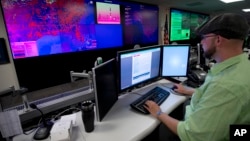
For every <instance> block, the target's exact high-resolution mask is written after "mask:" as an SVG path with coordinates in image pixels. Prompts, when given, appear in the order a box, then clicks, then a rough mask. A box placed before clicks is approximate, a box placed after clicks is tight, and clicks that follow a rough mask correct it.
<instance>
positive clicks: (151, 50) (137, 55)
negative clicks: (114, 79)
mask: <svg viewBox="0 0 250 141" xmlns="http://www.w3.org/2000/svg"><path fill="white" fill-rule="evenodd" d="M160 60H161V46H160V45H157V46H150V47H144V48H139V49H132V50H125V51H120V52H118V64H119V65H118V69H119V80H120V81H119V82H120V83H119V91H120V92H124V91H125V90H130V89H132V88H134V87H136V86H138V85H140V84H143V83H146V82H148V81H152V80H153V79H156V78H158V77H160Z"/></svg>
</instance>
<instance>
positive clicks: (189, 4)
mask: <svg viewBox="0 0 250 141" xmlns="http://www.w3.org/2000/svg"><path fill="white" fill-rule="evenodd" d="M186 5H187V6H200V5H203V3H202V2H193V3H188V4H186Z"/></svg>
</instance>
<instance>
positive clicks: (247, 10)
mask: <svg viewBox="0 0 250 141" xmlns="http://www.w3.org/2000/svg"><path fill="white" fill-rule="evenodd" d="M242 11H244V12H250V8H247V9H242Z"/></svg>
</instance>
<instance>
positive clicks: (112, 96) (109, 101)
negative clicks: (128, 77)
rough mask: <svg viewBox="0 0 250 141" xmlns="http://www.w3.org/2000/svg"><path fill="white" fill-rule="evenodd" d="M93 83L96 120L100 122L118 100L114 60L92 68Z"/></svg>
mask: <svg viewBox="0 0 250 141" xmlns="http://www.w3.org/2000/svg"><path fill="white" fill-rule="evenodd" d="M92 72H93V83H94V91H95V102H96V118H97V121H102V119H103V118H104V117H105V115H106V114H107V113H108V111H109V110H110V109H111V108H112V106H113V105H114V104H115V102H116V101H117V100H118V93H117V92H118V91H117V81H116V80H117V79H116V76H117V75H116V74H117V72H116V60H115V59H110V60H108V61H106V62H104V63H102V64H100V65H98V66H96V67H94V68H92Z"/></svg>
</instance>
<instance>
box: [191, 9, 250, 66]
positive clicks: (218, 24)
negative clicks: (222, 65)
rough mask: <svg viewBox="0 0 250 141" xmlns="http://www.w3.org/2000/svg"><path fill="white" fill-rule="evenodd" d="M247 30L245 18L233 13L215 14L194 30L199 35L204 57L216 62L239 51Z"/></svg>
mask: <svg viewBox="0 0 250 141" xmlns="http://www.w3.org/2000/svg"><path fill="white" fill-rule="evenodd" d="M248 32H249V25H248V23H247V20H246V19H245V18H244V17H243V16H241V15H238V14H233V13H225V14H221V15H218V16H215V17H214V18H212V19H210V20H209V21H208V22H206V23H204V24H203V25H201V26H200V27H199V28H198V29H197V30H196V33H197V34H198V35H199V36H201V44H202V47H203V49H204V55H205V57H207V58H210V57H212V58H213V59H216V61H218V62H219V61H222V60H224V59H226V58H228V57H229V56H233V55H236V54H237V53H239V52H240V49H241V47H242V44H243V40H244V39H245V38H246V36H247V34H248ZM230 51H231V52H230ZM234 53H236V54H234Z"/></svg>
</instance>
